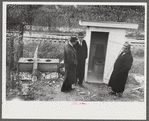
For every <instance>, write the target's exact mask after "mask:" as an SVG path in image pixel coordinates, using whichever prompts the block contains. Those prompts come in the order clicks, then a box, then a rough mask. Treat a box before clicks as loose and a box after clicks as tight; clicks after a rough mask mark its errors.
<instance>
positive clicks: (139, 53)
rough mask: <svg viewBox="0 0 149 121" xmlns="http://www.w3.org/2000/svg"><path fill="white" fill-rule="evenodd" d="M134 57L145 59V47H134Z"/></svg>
mask: <svg viewBox="0 0 149 121" xmlns="http://www.w3.org/2000/svg"><path fill="white" fill-rule="evenodd" d="M132 55H133V57H136V58H142V57H144V47H133V49H132Z"/></svg>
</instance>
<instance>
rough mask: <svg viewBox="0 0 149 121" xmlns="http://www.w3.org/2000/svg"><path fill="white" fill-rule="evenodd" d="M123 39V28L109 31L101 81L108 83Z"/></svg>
mask: <svg viewBox="0 0 149 121" xmlns="http://www.w3.org/2000/svg"><path fill="white" fill-rule="evenodd" d="M125 40H126V39H125V30H123V29H122V30H121V29H120V30H114V31H111V32H110V33H109V39H108V45H107V52H106V60H105V68H104V75H103V83H106V84H108V82H109V79H110V76H111V74H112V71H113V66H114V63H115V61H116V59H117V57H118V56H119V54H120V52H121V49H122V46H123V44H124V42H125Z"/></svg>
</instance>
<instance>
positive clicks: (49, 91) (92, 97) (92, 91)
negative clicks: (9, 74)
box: [7, 78, 144, 102]
mask: <svg viewBox="0 0 149 121" xmlns="http://www.w3.org/2000/svg"><path fill="white" fill-rule="evenodd" d="M129 79H130V78H128V82H127V84H126V87H125V91H124V94H123V96H122V97H118V96H115V95H110V94H109V92H110V89H109V88H108V87H107V85H105V84H97V83H85V82H84V87H80V86H78V85H75V86H74V88H75V90H73V91H70V92H67V93H65V92H61V86H62V83H63V80H62V79H58V80H40V81H37V82H36V86H35V88H34V92H33V93H32V94H33V95H31V96H20V94H19V93H18V91H17V90H12V92H11V91H10V92H11V93H9V94H7V100H13V99H16V98H19V99H20V100H26V101H29V100H34V101H107V102H108V101H117V102H118V101H120V102H123V101H126V102H130V101H137V102H142V101H144V91H143V90H135V91H132V89H134V88H136V87H139V84H138V83H136V82H132V79H130V80H131V82H130V81H129Z"/></svg>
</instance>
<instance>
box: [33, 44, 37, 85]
mask: <svg viewBox="0 0 149 121" xmlns="http://www.w3.org/2000/svg"><path fill="white" fill-rule="evenodd" d="M37 61H38V46H37V48H36V51H35V53H34V63H33V71H32V75H33V77H32V81H33V82H35V81H37V74H38V62H37Z"/></svg>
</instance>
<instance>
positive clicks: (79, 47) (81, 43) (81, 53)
mask: <svg viewBox="0 0 149 121" xmlns="http://www.w3.org/2000/svg"><path fill="white" fill-rule="evenodd" d="M83 38H84V35H83V33H82V32H80V33H78V42H77V43H76V44H75V45H74V48H75V50H76V51H77V60H78V65H77V77H76V79H78V84H79V85H80V86H81V87H83V85H82V84H83V79H84V72H85V61H86V58H87V44H86V41H85V40H84V39H83Z"/></svg>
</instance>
